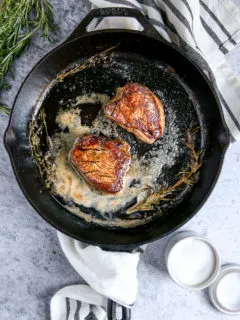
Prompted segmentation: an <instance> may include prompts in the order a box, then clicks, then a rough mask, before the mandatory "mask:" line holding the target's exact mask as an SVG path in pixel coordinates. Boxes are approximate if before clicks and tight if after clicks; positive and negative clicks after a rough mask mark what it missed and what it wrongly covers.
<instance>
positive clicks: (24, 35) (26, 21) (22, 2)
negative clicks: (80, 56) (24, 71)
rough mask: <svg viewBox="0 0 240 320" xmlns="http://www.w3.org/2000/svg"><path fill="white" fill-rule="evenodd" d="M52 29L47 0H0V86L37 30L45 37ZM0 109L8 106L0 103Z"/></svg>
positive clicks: (0, 87)
mask: <svg viewBox="0 0 240 320" xmlns="http://www.w3.org/2000/svg"><path fill="white" fill-rule="evenodd" d="M54 28H55V26H54V22H53V9H52V6H51V4H50V3H49V1H48V0H17V1H16V0H2V3H1V4H0V89H1V90H2V89H6V88H9V86H8V85H7V84H6V83H5V82H4V78H5V76H6V75H7V73H9V72H10V73H11V74H12V75H13V72H12V70H11V65H12V62H13V60H14V58H15V57H18V56H20V55H21V53H22V52H23V50H24V49H25V48H26V47H27V46H28V44H29V43H30V41H31V39H32V37H33V36H34V35H35V33H36V32H37V31H39V30H40V31H41V32H42V35H41V36H42V37H47V38H48V39H49V40H51V38H50V33H51V31H53V30H54ZM0 110H1V111H3V112H5V113H7V114H9V113H10V109H9V108H6V107H5V106H4V105H3V104H2V103H1V102H0Z"/></svg>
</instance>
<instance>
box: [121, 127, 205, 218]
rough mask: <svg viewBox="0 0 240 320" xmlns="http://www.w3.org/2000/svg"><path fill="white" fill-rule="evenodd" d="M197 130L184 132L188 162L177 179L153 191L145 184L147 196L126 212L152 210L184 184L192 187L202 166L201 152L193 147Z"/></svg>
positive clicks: (168, 198)
mask: <svg viewBox="0 0 240 320" xmlns="http://www.w3.org/2000/svg"><path fill="white" fill-rule="evenodd" d="M198 130H199V128H195V129H194V130H192V131H187V133H186V134H187V138H186V147H187V148H188V154H189V164H188V167H187V168H186V170H184V172H180V173H179V175H180V178H179V180H178V181H177V182H176V183H174V184H173V185H171V186H169V187H162V188H161V189H160V190H158V191H153V188H152V187H151V186H147V187H146V189H145V190H146V191H148V195H147V197H146V198H145V199H144V200H143V201H140V202H139V203H137V204H136V205H134V206H133V207H130V208H129V209H128V210H127V213H128V214H132V213H134V212H136V211H151V210H153V206H157V207H159V208H160V207H161V201H169V200H172V194H173V192H177V191H180V190H181V189H182V187H183V186H184V185H185V186H188V187H192V186H193V185H194V184H195V183H196V182H197V180H198V176H199V169H200V168H201V166H202V161H201V159H202V152H201V151H196V150H195V148H194V135H195V133H196V132H197V131H198Z"/></svg>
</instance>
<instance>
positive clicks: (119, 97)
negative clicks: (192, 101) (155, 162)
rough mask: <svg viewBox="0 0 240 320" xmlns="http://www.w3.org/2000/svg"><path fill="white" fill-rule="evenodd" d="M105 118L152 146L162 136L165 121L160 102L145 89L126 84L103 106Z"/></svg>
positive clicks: (140, 86) (135, 84)
mask: <svg viewBox="0 0 240 320" xmlns="http://www.w3.org/2000/svg"><path fill="white" fill-rule="evenodd" d="M104 113H105V115H106V117H107V118H109V119H111V120H113V121H115V122H116V123H117V124H118V125H119V126H121V127H122V128H124V129H126V130H127V131H129V132H131V133H133V134H134V135H135V136H136V137H137V138H138V139H139V140H142V141H143V142H145V143H149V144H152V143H153V142H154V141H156V140H157V139H158V138H160V137H161V136H162V135H163V131H164V125H165V119H164V110H163V105H162V102H161V101H160V100H159V99H158V98H157V97H156V96H155V95H154V94H153V93H152V91H150V90H149V89H148V88H147V87H145V86H143V85H141V84H139V83H128V84H126V85H125V86H124V87H123V88H118V89H117V94H116V96H115V97H114V98H113V99H111V100H110V101H109V102H108V104H106V105H105V106H104Z"/></svg>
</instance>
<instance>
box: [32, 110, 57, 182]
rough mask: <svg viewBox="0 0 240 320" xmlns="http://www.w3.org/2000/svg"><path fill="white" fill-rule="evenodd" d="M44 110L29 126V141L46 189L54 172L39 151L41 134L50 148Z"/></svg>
mask: <svg viewBox="0 0 240 320" xmlns="http://www.w3.org/2000/svg"><path fill="white" fill-rule="evenodd" d="M45 117H46V115H45V110H44V109H43V108H41V109H40V111H39V115H38V119H37V121H36V120H35V121H36V122H35V123H34V124H33V125H31V127H30V141H31V147H32V154H33V156H34V158H35V160H36V161H35V163H36V165H37V166H38V169H39V173H40V176H41V178H42V179H43V181H44V182H45V186H46V188H50V187H51V183H50V182H49V177H50V176H51V175H52V172H53V170H54V168H53V165H50V163H49V162H48V161H47V157H46V156H44V155H43V153H42V150H41V147H40V145H41V142H42V136H43V133H44V134H45V136H46V142H47V144H48V149H49V146H51V140H50V137H49V135H48V129H47V123H46V119H45Z"/></svg>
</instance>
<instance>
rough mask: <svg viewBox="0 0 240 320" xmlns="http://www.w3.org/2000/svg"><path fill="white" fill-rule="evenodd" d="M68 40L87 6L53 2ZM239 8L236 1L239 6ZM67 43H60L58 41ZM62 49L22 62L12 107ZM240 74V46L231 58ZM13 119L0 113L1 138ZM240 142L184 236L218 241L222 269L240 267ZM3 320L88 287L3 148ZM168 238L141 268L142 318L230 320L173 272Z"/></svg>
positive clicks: (138, 308)
mask: <svg viewBox="0 0 240 320" xmlns="http://www.w3.org/2000/svg"><path fill="white" fill-rule="evenodd" d="M51 2H52V3H53V5H54V8H55V12H56V19H57V21H56V22H57V24H58V25H59V27H60V29H59V34H58V39H62V40H63V39H65V38H66V37H67V35H68V34H70V32H71V31H72V30H73V29H74V27H75V26H76V25H77V24H78V22H79V20H80V19H81V18H82V17H84V15H85V14H86V12H87V11H88V10H89V5H88V4H87V2H85V1H83V0H82V1H75V0H68V1H66V0H65V1H58V0H53V1H51ZM235 2H236V0H235ZM59 42H60V41H59ZM54 46H56V44H49V43H47V42H42V41H41V40H40V39H39V38H36V39H35V40H34V43H33V44H32V45H31V46H30V47H29V48H28V49H27V51H26V52H25V54H24V55H23V56H22V57H21V58H20V59H18V60H17V61H16V63H15V64H14V68H15V70H16V72H15V74H16V77H15V80H14V81H12V85H13V87H12V89H11V90H10V91H8V92H5V94H4V99H5V101H6V102H8V103H9V104H11V103H12V102H13V99H14V96H15V94H16V93H17V91H18V89H19V86H20V85H21V82H22V81H23V79H24V77H25V76H26V75H27V74H28V72H29V71H30V70H31V68H32V67H33V66H34V64H35V63H36V62H37V61H38V60H39V59H40V58H41V57H42V56H44V54H45V53H46V52H48V51H49V50H50V49H51V48H53V47H54ZM228 59H229V61H230V62H231V64H232V66H233V68H234V69H235V71H236V72H237V73H238V74H239V75H240V67H239V66H240V45H238V47H237V48H235V49H234V51H233V52H231V53H229V54H228ZM7 122H8V118H7V117H6V116H4V115H2V114H0V137H2V136H3V133H4V131H5V128H6V125H7ZM239 172H240V143H235V144H234V145H232V146H231V147H230V148H229V150H228V152H227V155H226V159H225V162H224V166H223V170H222V173H221V176H220V178H219V181H218V184H217V186H216V188H215V189H214V191H213V193H212V195H211V196H210V198H209V199H208V201H207V203H206V205H205V206H204V207H203V208H202V209H201V210H200V212H199V213H198V214H197V216H196V217H194V218H193V219H192V220H191V221H190V222H189V223H187V224H186V225H185V226H184V227H183V228H182V230H189V229H190V230H195V231H196V232H198V233H200V234H203V235H205V236H207V237H209V239H211V240H212V241H213V243H215V245H216V246H217V248H218V249H219V251H220V254H221V257H222V261H223V263H227V262H235V263H240V254H239V250H240V175H239ZM0 203H1V207H0V319H1V320H8V319H17V320H35V319H36V320H46V319H49V301H50V298H51V296H52V295H53V294H54V293H55V292H56V291H57V290H58V289H60V288H62V287H64V286H65V285H69V284H78V283H82V280H81V278H80V277H79V275H78V274H77V273H76V272H75V271H74V270H73V269H72V267H71V266H70V265H69V263H68V261H67V260H66V258H65V257H64V255H63V253H62V251H61V248H60V246H59V243H58V239H57V235H56V231H55V230H54V229H53V228H52V227H50V226H49V225H48V224H47V223H46V222H45V221H43V220H42V218H41V217H40V216H39V215H38V214H37V213H36V212H35V211H34V210H33V208H32V207H31V206H30V205H29V203H28V202H27V200H26V199H25V197H24V195H23V194H22V192H21V190H20V188H19V186H18V184H17V182H16V180H15V177H14V175H13V172H12V168H11V166H10V162H9V159H8V155H7V153H6V151H5V149H4V146H3V144H2V143H0ZM166 241H167V239H166V238H165V239H163V240H159V241H156V242H153V243H151V244H150V245H149V246H148V248H147V250H146V252H145V254H144V256H143V257H142V260H141V262H140V265H139V283H140V286H139V293H138V298H137V302H136V305H135V306H134V308H133V319H135V320H146V319H151V320H158V319H159V320H160V319H161V320H190V319H191V320H206V319H207V320H213V319H214V320H226V319H230V316H226V315H224V314H221V313H219V312H218V311H216V310H215V309H214V308H213V307H212V306H211V304H210V303H209V299H208V294H207V291H206V290H205V291H201V292H197V293H195V292H188V291H186V290H184V289H182V288H180V287H178V286H177V285H175V284H174V283H173V282H172V281H171V279H170V278H169V277H168V275H167V273H166V268H165V264H164V259H163V247H164V245H165V243H166Z"/></svg>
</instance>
